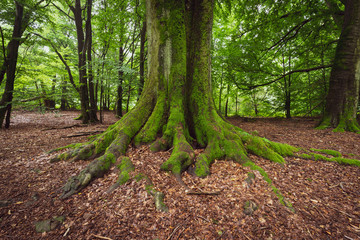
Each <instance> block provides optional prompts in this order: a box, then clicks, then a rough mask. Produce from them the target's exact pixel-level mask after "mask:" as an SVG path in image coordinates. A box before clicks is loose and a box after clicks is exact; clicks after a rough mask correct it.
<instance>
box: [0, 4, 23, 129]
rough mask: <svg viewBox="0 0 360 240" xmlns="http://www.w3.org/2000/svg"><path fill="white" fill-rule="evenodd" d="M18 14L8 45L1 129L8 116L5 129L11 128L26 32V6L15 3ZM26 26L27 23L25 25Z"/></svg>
mask: <svg viewBox="0 0 360 240" xmlns="http://www.w3.org/2000/svg"><path fill="white" fill-rule="evenodd" d="M15 7H16V14H15V21H14V28H13V34H12V38H11V40H10V42H9V44H8V48H7V51H8V54H7V59H6V62H7V64H8V65H7V68H6V84H5V90H4V93H3V95H2V98H1V100H0V128H1V127H2V125H3V121H4V118H5V115H6V123H5V128H9V127H10V113H11V105H12V103H11V102H12V99H13V91H14V82H15V72H16V63H17V59H18V51H19V46H20V38H21V36H22V33H23V32H24V25H23V24H24V23H23V16H24V6H22V5H21V4H20V3H18V2H17V1H15ZM25 24H26V23H25Z"/></svg>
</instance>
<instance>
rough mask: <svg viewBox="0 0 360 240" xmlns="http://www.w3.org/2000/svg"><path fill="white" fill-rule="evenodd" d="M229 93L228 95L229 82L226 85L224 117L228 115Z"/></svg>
mask: <svg viewBox="0 0 360 240" xmlns="http://www.w3.org/2000/svg"><path fill="white" fill-rule="evenodd" d="M229 95H230V84H228V85H227V94H226V102H225V117H228V111H229Z"/></svg>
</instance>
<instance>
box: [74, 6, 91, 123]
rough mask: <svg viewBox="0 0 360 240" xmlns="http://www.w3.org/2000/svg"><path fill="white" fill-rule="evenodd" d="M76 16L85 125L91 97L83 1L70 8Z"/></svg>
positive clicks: (82, 115) (81, 96)
mask: <svg viewBox="0 0 360 240" xmlns="http://www.w3.org/2000/svg"><path fill="white" fill-rule="evenodd" d="M69 7H70V9H71V11H72V12H73V14H74V18H75V26H76V35H77V44H78V46H77V53H78V68H79V82H80V103H81V120H82V122H83V123H84V124H86V123H88V122H89V121H90V115H89V111H88V110H89V95H88V92H89V91H88V81H87V77H86V74H87V70H86V44H85V36H84V29H83V18H82V12H83V10H82V7H81V1H80V0H75V6H69Z"/></svg>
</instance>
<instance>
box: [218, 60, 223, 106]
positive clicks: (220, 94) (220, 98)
mask: <svg viewBox="0 0 360 240" xmlns="http://www.w3.org/2000/svg"><path fill="white" fill-rule="evenodd" d="M223 82H224V68H223V66H222V67H221V79H220V90H219V110H218V111H219V113H221V112H222V111H221V110H222V109H221V100H222V91H223Z"/></svg>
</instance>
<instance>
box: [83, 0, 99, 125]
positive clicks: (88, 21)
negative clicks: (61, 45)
mask: <svg viewBox="0 0 360 240" xmlns="http://www.w3.org/2000/svg"><path fill="white" fill-rule="evenodd" d="M86 5H87V19H86V25H85V28H86V31H85V33H86V42H87V51H86V57H87V72H88V74H87V77H88V80H89V97H90V108H89V118H90V119H89V120H90V122H97V121H98V118H97V115H96V113H97V102H96V101H97V99H96V98H95V92H94V90H95V87H94V76H93V70H92V58H91V50H92V27H91V10H92V0H87V3H86Z"/></svg>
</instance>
